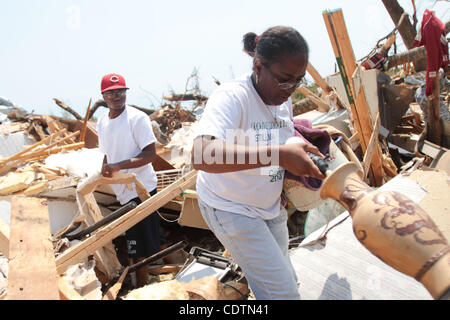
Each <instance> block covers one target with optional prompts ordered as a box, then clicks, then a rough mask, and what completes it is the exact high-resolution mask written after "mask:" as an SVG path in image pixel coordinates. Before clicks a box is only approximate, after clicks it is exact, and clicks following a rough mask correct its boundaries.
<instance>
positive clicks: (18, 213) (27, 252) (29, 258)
mask: <svg viewBox="0 0 450 320" xmlns="http://www.w3.org/2000/svg"><path fill="white" fill-rule="evenodd" d="M30 230H32V232H30ZM9 258H10V260H9V265H8V294H7V299H9V300H42V299H43V300H59V298H60V296H59V290H58V278H57V274H56V264H55V256H54V252H53V245H52V242H51V234H50V221H49V215H48V207H47V203H46V199H42V198H29V197H18V196H14V197H12V198H11V222H10V245H9Z"/></svg>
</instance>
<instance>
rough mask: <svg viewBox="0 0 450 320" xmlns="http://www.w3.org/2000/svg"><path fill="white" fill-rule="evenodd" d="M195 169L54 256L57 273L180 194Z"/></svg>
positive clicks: (185, 187)
mask: <svg viewBox="0 0 450 320" xmlns="http://www.w3.org/2000/svg"><path fill="white" fill-rule="evenodd" d="M196 179H197V171H196V170H193V171H190V172H189V173H187V174H186V175H185V176H183V177H181V178H180V179H178V180H177V181H175V182H174V183H172V184H171V185H169V186H168V187H166V188H164V189H163V190H161V191H160V192H158V193H157V194H156V195H154V196H152V197H151V198H150V199H148V200H146V201H144V202H143V203H141V204H140V205H139V206H137V207H136V208H135V209H133V210H131V211H129V212H127V213H126V214H124V215H123V216H121V217H120V218H118V219H116V220H114V221H112V222H111V223H110V224H108V225H106V226H103V227H102V228H100V229H99V230H98V231H97V232H96V233H95V234H93V235H91V236H90V237H89V238H87V239H85V240H84V241H82V242H80V243H78V244H77V245H75V246H73V247H71V248H69V249H67V250H66V251H65V252H63V254H61V255H60V256H58V257H57V258H56V267H57V271H58V273H63V272H64V271H65V270H66V268H67V267H69V266H70V265H72V264H75V263H78V262H80V261H82V260H83V259H84V258H86V257H87V256H89V255H91V254H93V253H94V252H95V251H96V250H98V248H101V247H103V246H104V245H105V244H106V243H108V242H110V241H111V240H113V239H114V238H116V237H118V236H119V235H121V234H122V233H123V232H125V231H127V230H128V229H129V228H131V227H132V226H134V225H136V224H137V223H138V222H139V221H141V220H142V219H144V218H145V217H147V216H149V215H150V214H151V213H153V212H154V211H156V210H158V209H159V208H161V207H162V206H163V205H164V204H166V203H167V202H169V201H170V200H172V199H173V198H175V197H176V196H177V195H179V194H181V193H182V192H183V191H184V190H185V189H187V188H189V187H191V186H192V185H194V184H195V182H196Z"/></svg>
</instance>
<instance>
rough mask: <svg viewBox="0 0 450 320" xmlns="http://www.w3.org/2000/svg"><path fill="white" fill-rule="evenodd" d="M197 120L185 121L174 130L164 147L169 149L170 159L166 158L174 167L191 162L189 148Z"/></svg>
mask: <svg viewBox="0 0 450 320" xmlns="http://www.w3.org/2000/svg"><path fill="white" fill-rule="evenodd" d="M196 127H197V122H192V123H189V122H186V123H183V124H182V127H181V128H179V129H177V130H175V131H174V133H173V135H172V138H171V140H170V142H169V144H167V145H166V146H164V149H166V150H170V160H168V161H169V162H170V163H171V164H172V165H173V166H174V167H175V168H181V167H182V166H185V165H188V164H190V163H191V150H192V146H193V142H194V134H195V128H196Z"/></svg>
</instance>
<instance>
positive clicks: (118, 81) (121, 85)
mask: <svg viewBox="0 0 450 320" xmlns="http://www.w3.org/2000/svg"><path fill="white" fill-rule="evenodd" d="M115 89H128V88H127V85H126V84H125V78H124V77H122V76H121V75H120V74H117V73H109V74H107V75H105V76H103V78H102V85H101V90H102V93H103V92H105V91H109V90H115Z"/></svg>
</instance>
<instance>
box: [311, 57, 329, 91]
mask: <svg viewBox="0 0 450 320" xmlns="http://www.w3.org/2000/svg"><path fill="white" fill-rule="evenodd" d="M306 71H308V73H309V75H310V76H311V77H312V78H313V79H314V81H315V82H316V83H317V85H318V86H319V87H320V88H321V89H322V90H323V92H325V93H326V94H329V93H330V92H331V91H333V89H332V88H331V87H330V86H329V85H328V83H327V82H326V81H325V79H324V78H322V76H321V75H320V74H319V72H318V71H317V70H316V68H314V66H313V65H312V64H311V63H308V66H307V67H306Z"/></svg>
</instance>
